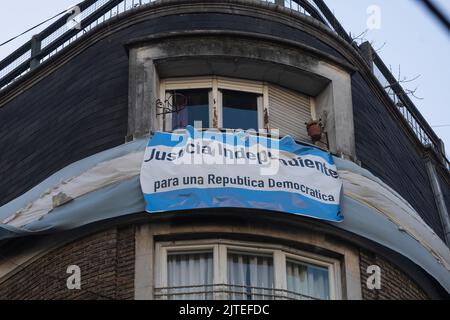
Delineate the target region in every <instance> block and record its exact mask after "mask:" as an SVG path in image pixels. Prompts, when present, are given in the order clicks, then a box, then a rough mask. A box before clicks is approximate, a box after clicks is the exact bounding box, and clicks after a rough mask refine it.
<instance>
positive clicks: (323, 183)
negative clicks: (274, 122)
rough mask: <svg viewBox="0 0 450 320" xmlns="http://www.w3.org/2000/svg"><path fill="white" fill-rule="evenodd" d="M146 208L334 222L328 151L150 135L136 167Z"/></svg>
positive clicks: (225, 138) (226, 136)
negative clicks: (236, 211)
mask: <svg viewBox="0 0 450 320" xmlns="http://www.w3.org/2000/svg"><path fill="white" fill-rule="evenodd" d="M140 179H141V188H142V191H143V193H144V197H145V202H146V211H148V212H150V213H153V212H166V211H183V210H192V209H204V208H249V209H261V210H269V211H278V212H286V213H292V214H297V215H302V216H308V217H312V218H316V219H322V220H328V221H335V222H340V221H342V220H343V216H342V215H341V210H340V198H341V192H342V181H341V179H340V178H339V175H338V171H337V169H336V166H335V164H334V161H333V157H332V155H331V154H330V153H327V152H325V151H322V150H321V149H318V148H315V147H313V146H307V145H301V144H297V143H296V142H295V141H294V140H293V139H292V138H291V137H289V136H288V137H284V138H283V139H281V140H280V139H275V138H270V137H267V136H261V135H257V134H256V133H252V132H244V131H232V132H221V131H218V130H217V131H201V130H196V129H194V128H193V127H191V126H188V127H187V128H186V129H185V130H182V131H177V132H174V133H168V132H156V133H155V134H154V135H153V137H152V138H151V139H150V140H149V142H148V145H147V147H146V150H145V155H144V160H143V163H142V168H141V176H140Z"/></svg>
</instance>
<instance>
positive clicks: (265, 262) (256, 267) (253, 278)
mask: <svg viewBox="0 0 450 320" xmlns="http://www.w3.org/2000/svg"><path fill="white" fill-rule="evenodd" d="M228 284H229V285H230V288H229V289H230V292H231V294H230V296H231V297H230V298H231V299H233V300H261V299H264V298H265V297H272V296H273V288H274V278H273V258H272V257H271V256H263V255H255V254H248V253H236V252H232V251H231V252H229V253H228Z"/></svg>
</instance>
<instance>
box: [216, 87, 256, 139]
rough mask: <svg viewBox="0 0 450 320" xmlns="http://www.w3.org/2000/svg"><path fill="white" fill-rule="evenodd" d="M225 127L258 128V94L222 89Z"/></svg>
mask: <svg viewBox="0 0 450 320" xmlns="http://www.w3.org/2000/svg"><path fill="white" fill-rule="evenodd" d="M222 106H223V127H224V128H230V129H243V130H247V129H255V130H257V129H258V95H257V94H255V93H247V92H241V91H230V90H223V91H222Z"/></svg>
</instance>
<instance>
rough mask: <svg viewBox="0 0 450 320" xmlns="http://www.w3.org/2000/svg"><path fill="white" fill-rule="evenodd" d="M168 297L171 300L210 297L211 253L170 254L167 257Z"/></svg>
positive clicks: (211, 276) (211, 281) (211, 296)
mask: <svg viewBox="0 0 450 320" xmlns="http://www.w3.org/2000/svg"><path fill="white" fill-rule="evenodd" d="M167 268H168V270H167V271H168V274H167V280H168V281H167V282H168V283H167V285H168V287H169V288H170V289H169V290H168V298H169V299H173V300H186V299H193V300H200V299H208V300H209V299H212V298H213V295H212V293H211V291H212V289H213V288H212V287H211V286H208V285H212V284H213V254H212V252H205V253H189V254H170V255H168V257H167Z"/></svg>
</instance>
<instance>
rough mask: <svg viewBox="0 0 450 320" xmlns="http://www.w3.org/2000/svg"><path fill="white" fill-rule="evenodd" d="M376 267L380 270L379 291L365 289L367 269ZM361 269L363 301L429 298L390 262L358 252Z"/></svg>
mask: <svg viewBox="0 0 450 320" xmlns="http://www.w3.org/2000/svg"><path fill="white" fill-rule="evenodd" d="M371 265H377V266H379V267H380V268H381V289H380V290H369V289H368V288H367V285H366V283H367V278H368V277H369V276H370V275H369V274H367V267H369V266H371ZM360 268H361V288H362V297H363V299H364V300H426V299H429V297H428V296H427V295H426V294H425V292H424V291H423V290H422V289H421V288H420V287H419V286H418V285H417V284H416V283H415V282H414V280H413V279H411V278H410V277H408V276H407V275H406V274H405V273H404V272H402V271H400V270H399V269H398V268H397V267H396V266H395V265H393V264H392V263H391V262H389V261H387V260H385V259H383V258H381V257H380V256H378V255H376V254H374V253H371V252H368V251H363V250H361V251H360Z"/></svg>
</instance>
